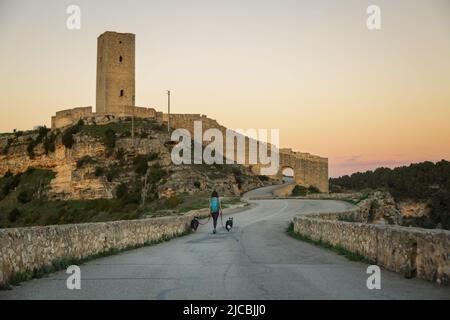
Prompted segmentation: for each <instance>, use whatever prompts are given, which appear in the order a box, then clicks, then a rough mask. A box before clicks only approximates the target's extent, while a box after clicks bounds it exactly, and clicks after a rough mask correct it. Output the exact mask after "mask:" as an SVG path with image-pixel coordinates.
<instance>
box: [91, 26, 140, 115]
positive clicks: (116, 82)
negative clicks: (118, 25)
mask: <svg viewBox="0 0 450 320" xmlns="http://www.w3.org/2000/svg"><path fill="white" fill-rule="evenodd" d="M134 47H135V35H134V34H132V33H117V32H110V31H107V32H105V33H103V34H102V35H100V36H99V37H98V39H97V90H96V111H97V113H105V114H118V113H119V114H120V113H124V107H127V106H134V105H135V101H134V100H135V80H134V74H135V71H134V70H135V49H134Z"/></svg>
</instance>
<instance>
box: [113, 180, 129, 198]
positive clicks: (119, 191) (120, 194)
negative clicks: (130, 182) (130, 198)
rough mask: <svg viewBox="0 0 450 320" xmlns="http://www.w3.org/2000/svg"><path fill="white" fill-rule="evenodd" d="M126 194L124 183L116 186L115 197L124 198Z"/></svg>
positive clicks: (126, 189) (126, 188)
mask: <svg viewBox="0 0 450 320" xmlns="http://www.w3.org/2000/svg"><path fill="white" fill-rule="evenodd" d="M127 193H128V187H127V185H126V184H125V183H121V184H119V185H118V186H117V189H116V197H117V198H118V199H121V198H123V197H125V196H126V195H127Z"/></svg>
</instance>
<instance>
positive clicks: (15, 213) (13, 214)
mask: <svg viewBox="0 0 450 320" xmlns="http://www.w3.org/2000/svg"><path fill="white" fill-rule="evenodd" d="M20 215H21V212H20V211H19V209H17V208H14V209H12V210H11V211H10V212H9V213H8V221H9V222H12V223H14V222H16V221H17V219H18V218H19V217H20Z"/></svg>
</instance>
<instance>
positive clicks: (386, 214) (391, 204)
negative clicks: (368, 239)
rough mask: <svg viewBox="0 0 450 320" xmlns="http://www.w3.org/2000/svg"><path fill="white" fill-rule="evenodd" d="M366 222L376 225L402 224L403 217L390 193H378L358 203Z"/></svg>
mask: <svg viewBox="0 0 450 320" xmlns="http://www.w3.org/2000/svg"><path fill="white" fill-rule="evenodd" d="M358 207H359V208H360V210H361V216H362V217H363V219H364V221H366V222H368V223H374V224H398V225H401V224H402V215H401V212H400V210H399V209H398V208H397V205H396V203H395V200H394V198H393V197H392V196H391V195H390V194H389V193H388V192H381V191H376V192H374V193H372V194H370V195H369V197H368V198H367V199H364V200H362V201H360V202H359V203H358Z"/></svg>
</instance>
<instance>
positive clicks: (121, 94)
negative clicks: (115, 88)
mask: <svg viewBox="0 0 450 320" xmlns="http://www.w3.org/2000/svg"><path fill="white" fill-rule="evenodd" d="M120 96H121V97H123V89H122V90H120Z"/></svg>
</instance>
